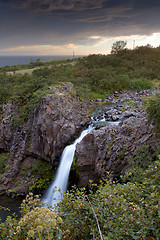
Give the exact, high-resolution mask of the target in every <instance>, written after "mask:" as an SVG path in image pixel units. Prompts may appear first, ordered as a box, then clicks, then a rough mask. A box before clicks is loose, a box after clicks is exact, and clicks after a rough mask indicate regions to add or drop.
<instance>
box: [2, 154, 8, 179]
mask: <svg viewBox="0 0 160 240" xmlns="http://www.w3.org/2000/svg"><path fill="white" fill-rule="evenodd" d="M8 159H9V153H1V154H0V178H1V177H2V175H3V173H4V172H5V170H6V168H7V162H8Z"/></svg>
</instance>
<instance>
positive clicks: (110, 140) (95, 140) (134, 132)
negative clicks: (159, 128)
mask: <svg viewBox="0 0 160 240" xmlns="http://www.w3.org/2000/svg"><path fill="white" fill-rule="evenodd" d="M147 93H148V94H149V92H147ZM117 95H118V94H116V97H118V96H117ZM125 95H126V96H128V94H125ZM142 97H143V95H142ZM142 97H141V98H140V97H139V100H137V98H136V101H135V98H131V99H129V100H130V101H131V100H132V102H128V104H127V103H126V104H124V105H122V104H121V103H119V104H115V103H114V105H111V106H104V107H103V108H101V109H100V110H98V111H96V113H95V114H94V115H93V117H92V120H93V122H94V123H95V124H96V128H95V129H94V130H92V132H91V133H89V134H88V135H87V136H85V137H84V138H83V140H82V141H81V142H80V143H78V144H77V147H76V164H77V168H78V172H79V186H84V185H87V184H88V181H89V179H92V180H95V181H97V182H98V181H99V180H104V179H105V178H107V176H108V172H109V173H110V175H111V176H112V177H113V178H116V179H117V178H119V177H120V175H123V174H124V173H125V172H126V171H127V170H128V167H129V161H130V157H131V156H135V155H136V150H137V148H139V147H141V146H142V145H148V146H149V148H150V150H151V151H152V150H153V149H155V148H156V145H157V142H158V139H157V137H156V134H155V132H154V127H153V125H152V124H151V123H150V122H149V121H148V120H147V116H146V113H145V112H144V110H143V108H142V101H141V100H142ZM119 99H120V97H119ZM133 100H134V101H133ZM113 102H114V99H113ZM98 120H99V121H100V123H99V122H98ZM111 121H112V122H111ZM115 122H116V124H114V123H115ZM113 124H114V125H113Z"/></svg>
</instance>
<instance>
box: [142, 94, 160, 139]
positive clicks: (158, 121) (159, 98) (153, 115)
mask: <svg viewBox="0 0 160 240" xmlns="http://www.w3.org/2000/svg"><path fill="white" fill-rule="evenodd" d="M145 107H146V111H147V113H148V116H149V119H150V120H153V122H154V124H155V125H156V128H157V131H158V133H159V134H160V93H157V94H156V95H155V96H152V97H150V98H148V99H146V101H145Z"/></svg>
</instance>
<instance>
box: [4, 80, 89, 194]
mask: <svg viewBox="0 0 160 240" xmlns="http://www.w3.org/2000/svg"><path fill="white" fill-rule="evenodd" d="M87 110H88V106H87V104H86V103H84V102H83V101H81V100H80V99H78V98H76V97H75V95H74V91H73V85H72V84H71V83H66V84H63V85H61V86H57V87H54V88H52V89H51V92H50V94H49V95H47V96H46V97H45V98H44V99H43V100H42V102H41V103H39V104H37V105H36V107H35V109H34V111H33V112H32V113H31V115H30V117H29V119H28V121H27V122H26V123H23V124H20V125H19V126H15V125H14V118H15V116H16V115H18V114H19V107H18V105H17V104H15V103H14V102H13V101H10V102H8V103H7V104H6V105H4V106H3V111H2V114H1V118H0V151H1V153H2V152H9V153H10V157H9V160H8V163H7V168H6V171H5V173H4V174H3V176H2V178H1V185H0V192H1V193H2V192H5V191H7V190H8V189H12V190H14V191H15V192H17V191H18V192H23V191H27V188H28V185H32V184H34V181H33V179H32V176H31V171H32V164H33V158H36V159H38V158H39V159H43V160H46V161H48V162H50V163H51V164H52V166H53V167H54V166H57V165H58V162H59V160H60V156H61V153H62V151H63V149H64V147H65V146H66V145H67V144H69V143H70V142H72V141H73V139H74V138H75V137H76V135H77V134H79V133H80V131H81V130H82V129H83V128H84V126H85V125H86V124H87V122H88V121H89V117H88V114H87ZM46 164H47V163H46ZM28 166H29V167H28ZM22 167H23V169H25V168H27V167H28V171H27V173H26V174H22ZM17 182H18V184H17ZM15 185H18V186H15Z"/></svg>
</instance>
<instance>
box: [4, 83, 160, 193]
mask: <svg viewBox="0 0 160 240" xmlns="http://www.w3.org/2000/svg"><path fill="white" fill-rule="evenodd" d="M154 93H155V90H148V91H142V92H123V91H121V92H115V93H113V94H111V95H110V96H107V97H106V104H103V106H101V107H100V108H98V109H97V110H96V111H95V112H94V113H93V115H92V117H91V120H92V123H93V124H94V125H95V129H94V130H92V131H91V133H89V134H88V135H87V136H85V137H84V138H83V140H82V141H81V142H80V143H78V144H77V146H76V154H75V161H74V168H75V171H76V174H77V173H78V177H79V182H78V184H79V186H85V185H87V184H88V181H89V179H93V180H95V181H97V182H98V181H99V180H103V179H105V178H106V177H107V172H109V173H110V175H111V176H112V177H113V178H119V176H120V175H122V174H124V173H125V172H126V170H127V169H128V168H129V162H130V158H131V157H132V156H135V155H136V154H137V153H136V151H137V149H138V148H139V147H142V146H143V145H146V146H148V148H149V154H152V152H154V149H155V148H156V145H157V142H158V140H157V137H156V134H155V132H154V127H153V125H152V123H150V122H149V121H148V120H147V116H146V113H145V111H144V109H143V107H142V98H143V97H144V96H149V95H152V94H154ZM122 101H123V103H122ZM126 101H127V102H126ZM98 102H101V101H99V100H98ZM108 102H109V104H107V103H108ZM124 102H125V103H124ZM94 104H95V103H93V105H94ZM98 104H99V103H98ZM90 107H91V106H90V105H89V104H88V103H86V102H84V101H81V100H80V99H79V98H77V97H76V95H75V94H74V90H73V85H72V84H71V83H65V84H62V85H60V86H57V87H54V88H51V89H50V94H48V95H47V96H46V97H45V98H43V100H42V102H41V103H38V104H37V105H36V107H35V109H34V111H32V113H31V114H30V116H29V118H28V121H27V122H25V123H23V124H22V123H21V124H20V125H19V126H17V125H15V122H14V119H15V117H16V116H18V115H19V111H20V107H19V106H18V105H17V104H16V103H15V102H13V101H10V102H8V103H7V104H6V105H4V106H3V111H2V113H1V118H0V153H4V152H8V153H9V154H10V155H9V159H8V162H7V166H6V169H5V172H4V174H3V175H2V177H1V185H0V193H4V192H7V193H8V192H10V191H13V192H15V193H17V192H20V193H27V191H28V190H29V189H30V187H32V186H34V185H35V184H37V182H38V183H39V185H40V186H41V185H43V184H42V183H43V181H42V176H41V174H42V172H43V180H44V181H45V180H47V181H48V180H49V175H51V178H52V174H50V170H49V169H50V168H49V167H47V164H50V166H52V167H53V169H56V167H57V166H58V164H59V160H60V156H61V153H62V151H63V149H64V147H65V146H66V145H68V144H70V143H71V142H72V141H73V140H74V139H75V138H76V136H77V135H79V133H80V132H81V130H82V129H83V128H84V127H85V126H86V125H88V124H89V123H91V120H90V118H89V116H88V114H87V113H88V110H89V109H90ZM40 161H41V162H40ZM38 170H39V171H38ZM40 173H41V174H40ZM72 173H73V176H74V173H75V172H74V171H73V172H72V171H71V174H72ZM73 178H74V177H73Z"/></svg>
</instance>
